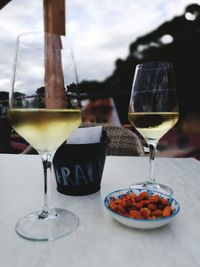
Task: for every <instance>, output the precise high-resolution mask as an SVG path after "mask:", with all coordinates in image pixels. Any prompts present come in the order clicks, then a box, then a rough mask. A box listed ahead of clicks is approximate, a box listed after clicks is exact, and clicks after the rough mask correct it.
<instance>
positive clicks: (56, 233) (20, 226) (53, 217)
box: [15, 209, 79, 241]
mask: <svg viewBox="0 0 200 267" xmlns="http://www.w3.org/2000/svg"><path fill="white" fill-rule="evenodd" d="M43 215H44V213H43V212H41V211H36V212H34V213H31V214H29V215H27V216H26V217H24V218H21V219H20V220H19V221H18V223H17V225H16V228H15V230H16V232H17V233H18V234H19V235H20V236H21V237H23V238H25V239H29V240H35V241H48V240H54V239H57V238H60V237H62V236H65V235H68V234H70V233H71V232H73V231H74V230H75V229H76V228H77V227H78V225H79V218H78V216H77V215H75V214H74V213H72V212H71V211H68V210H65V209H54V210H53V211H52V212H51V213H48V214H45V216H43Z"/></svg>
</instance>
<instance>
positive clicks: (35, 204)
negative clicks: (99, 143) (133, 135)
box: [0, 155, 200, 267]
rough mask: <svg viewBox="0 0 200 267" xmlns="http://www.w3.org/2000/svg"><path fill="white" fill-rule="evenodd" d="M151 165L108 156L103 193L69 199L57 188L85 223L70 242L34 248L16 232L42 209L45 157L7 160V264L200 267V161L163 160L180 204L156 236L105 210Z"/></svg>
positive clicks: (0, 245) (0, 163) (3, 220)
mask: <svg viewBox="0 0 200 267" xmlns="http://www.w3.org/2000/svg"><path fill="white" fill-rule="evenodd" d="M147 165H148V159H147V158H142V157H134V158H131V157H107V159H106V165H105V169H104V174H103V179H102V189H101V191H100V192H98V193H95V194H93V195H89V196H82V197H70V196H65V195H62V194H59V193H57V191H56V190H54V192H53V201H54V204H56V206H59V207H65V208H67V209H69V210H71V211H75V212H76V213H77V214H78V216H79V218H80V225H79V227H78V229H77V230H76V231H74V232H73V233H71V234H70V235H68V236H65V237H64V238H61V239H58V240H55V241H50V242H33V241H28V240H25V239H23V238H21V237H19V236H18V235H17V234H16V233H15V230H14V228H15V224H16V222H17V220H18V219H19V218H20V217H22V216H24V215H26V214H27V213H29V212H31V211H34V210H36V209H38V208H40V207H41V204H42V200H43V186H42V185H43V181H42V165H41V162H40V159H39V157H38V156H31V155H0V211H1V212H0V266H2V267H27V266H28V267H56V266H58V267H66V266H67V267H102V266H105V267H112V266H114V267H118V266H135V267H140V266H141V267H144V266H149V267H155V266H156V267H157V266H161V267H165V266H166V267H167V266H175V267H179V266H180V267H188V266H189V267H197V266H200V252H199V251H200V250H199V248H200V231H199V229H200V162H198V161H196V160H194V159H165V158H159V159H157V160H156V166H157V170H156V172H157V175H158V177H159V181H160V182H162V183H165V184H168V185H170V186H172V187H173V189H174V196H175V197H176V198H177V200H178V201H179V202H180V205H181V211H180V214H179V216H177V218H176V220H174V221H173V222H172V223H171V224H169V225H167V226H165V227H163V228H160V229H155V230H136V229H131V228H128V227H125V226H122V225H120V224H119V223H117V222H115V221H114V220H112V219H111V218H110V217H109V215H108V214H107V213H106V211H105V210H104V207H103V198H104V196H105V195H106V194H107V193H109V192H110V191H113V190H115V189H120V188H126V187H128V186H129V184H130V183H131V182H136V181H142V180H144V179H145V177H146V176H147V173H148V168H147ZM53 188H55V184H54V183H53Z"/></svg>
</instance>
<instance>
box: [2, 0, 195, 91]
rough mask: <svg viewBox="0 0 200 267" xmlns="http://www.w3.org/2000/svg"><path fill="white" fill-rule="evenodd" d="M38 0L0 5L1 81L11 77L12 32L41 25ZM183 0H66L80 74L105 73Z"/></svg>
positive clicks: (100, 77) (178, 9) (176, 10)
mask: <svg viewBox="0 0 200 267" xmlns="http://www.w3.org/2000/svg"><path fill="white" fill-rule="evenodd" d="M42 4H43V1H27V0H15V1H11V2H10V3H9V4H8V5H7V6H6V7H5V8H3V9H2V10H0V49H1V51H3V53H2V56H1V61H0V71H1V72H0V86H1V84H2V83H3V82H2V83H1V80H2V81H4V84H5V80H8V79H9V78H10V76H11V75H10V73H11V69H12V62H13V57H14V51H15V42H16V41H15V40H16V36H17V35H18V34H20V33H22V32H26V31H38V30H39V31H40V30H43V6H42ZM187 4H191V0H168V1H166V0H154V1H149V0H140V1H137V0H131V1H130V0H117V1H116V0H101V1H98V0H92V1H85V0H66V18H67V26H66V29H67V34H68V35H69V37H70V38H71V42H72V45H73V49H74V54H75V58H76V62H77V69H78V74H79V79H80V80H82V79H89V80H94V79H98V80H103V79H105V78H106V77H108V76H109V75H110V74H111V73H112V71H113V70H114V64H115V61H116V59H117V58H125V57H126V56H127V55H128V48H129V44H130V43H131V42H133V41H134V40H135V39H136V38H138V37H140V36H143V35H145V34H146V33H148V32H151V31H152V30H154V29H155V28H157V27H158V26H159V25H160V24H161V23H163V22H165V21H167V20H171V19H172V18H173V17H174V16H177V15H181V14H183V12H184V9H185V6H186V5H187ZM0 90H1V88H0Z"/></svg>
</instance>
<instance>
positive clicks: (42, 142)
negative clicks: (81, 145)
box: [9, 109, 81, 152]
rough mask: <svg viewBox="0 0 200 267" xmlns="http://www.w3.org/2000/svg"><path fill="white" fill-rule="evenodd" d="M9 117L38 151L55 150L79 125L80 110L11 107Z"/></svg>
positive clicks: (14, 126)
mask: <svg viewBox="0 0 200 267" xmlns="http://www.w3.org/2000/svg"><path fill="white" fill-rule="evenodd" d="M9 119H10V122H11V124H12V126H13V128H14V129H15V130H16V132H17V133H18V134H19V135H21V136H22V137H23V138H24V139H25V140H26V141H27V142H28V143H30V144H31V145H32V147H33V148H35V149H36V150H37V151H38V152H50V151H54V150H56V149H57V148H58V147H59V146H60V145H61V144H62V143H63V142H64V141H65V140H66V139H67V138H68V137H69V136H70V134H71V133H72V132H73V131H74V130H75V129H76V128H77V127H78V126H79V125H80V123H81V111H80V110H74V109H11V110H10V111H9Z"/></svg>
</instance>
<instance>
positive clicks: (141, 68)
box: [128, 62, 179, 195]
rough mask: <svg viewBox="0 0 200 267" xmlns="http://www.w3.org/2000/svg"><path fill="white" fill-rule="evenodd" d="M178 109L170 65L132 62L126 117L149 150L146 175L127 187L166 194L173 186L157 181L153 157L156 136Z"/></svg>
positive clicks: (172, 120)
mask: <svg viewBox="0 0 200 267" xmlns="http://www.w3.org/2000/svg"><path fill="white" fill-rule="evenodd" d="M178 117H179V111H178V105H177V99H176V90H175V85H174V72H173V66H172V64H171V63H168V62H146V63H142V64H139V65H137V66H136V71H135V75H134V79H133V86H132V92H131V97H130V104H129V113H128V118H129V121H130V123H131V125H132V126H133V127H135V128H136V130H137V131H138V132H139V133H140V134H141V135H142V136H143V137H144V139H145V140H146V142H147V144H148V147H149V153H150V171H149V179H148V181H146V182H142V183H136V184H132V185H131V187H130V188H146V189H154V190H157V191H160V192H163V193H166V194H168V195H171V194H173V190H172V189H171V188H170V187H168V186H166V185H163V184H158V183H157V182H156V179H155V176H154V159H155V151H156V146H157V143H158V141H159V139H160V138H161V137H162V136H163V135H164V134H166V133H167V132H168V131H169V130H170V129H171V128H172V127H173V126H174V125H175V124H176V122H177V121H178Z"/></svg>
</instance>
